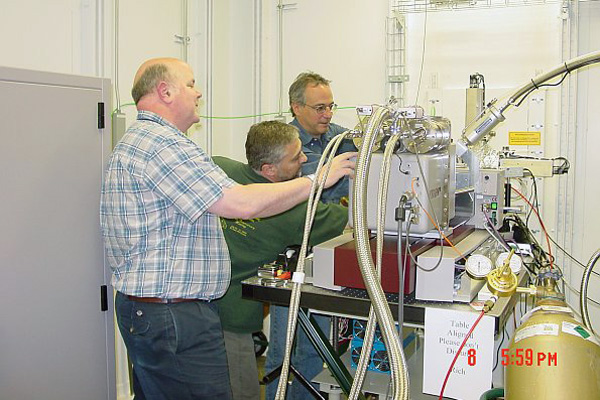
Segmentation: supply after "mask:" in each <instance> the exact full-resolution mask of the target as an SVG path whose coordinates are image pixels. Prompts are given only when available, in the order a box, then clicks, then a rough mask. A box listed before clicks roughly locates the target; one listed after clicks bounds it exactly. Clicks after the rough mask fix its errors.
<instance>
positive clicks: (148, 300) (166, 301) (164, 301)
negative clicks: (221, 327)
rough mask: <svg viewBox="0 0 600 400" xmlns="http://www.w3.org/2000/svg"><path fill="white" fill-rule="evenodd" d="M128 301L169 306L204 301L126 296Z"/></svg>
mask: <svg viewBox="0 0 600 400" xmlns="http://www.w3.org/2000/svg"><path fill="white" fill-rule="evenodd" d="M126 296H127V298H128V299H129V300H133V301H139V302H142V303H160V304H171V303H190V302H192V301H205V300H201V299H163V298H160V297H137V296H130V295H126Z"/></svg>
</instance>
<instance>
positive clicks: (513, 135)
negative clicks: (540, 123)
mask: <svg viewBox="0 0 600 400" xmlns="http://www.w3.org/2000/svg"><path fill="white" fill-rule="evenodd" d="M508 144H509V146H539V145H541V144H542V133H541V132H508Z"/></svg>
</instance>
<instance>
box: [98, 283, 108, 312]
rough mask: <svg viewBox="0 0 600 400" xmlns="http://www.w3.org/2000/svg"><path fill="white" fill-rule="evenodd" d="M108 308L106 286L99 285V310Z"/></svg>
mask: <svg viewBox="0 0 600 400" xmlns="http://www.w3.org/2000/svg"><path fill="white" fill-rule="evenodd" d="M107 310H108V288H107V286H106V285H102V286H100V311H107Z"/></svg>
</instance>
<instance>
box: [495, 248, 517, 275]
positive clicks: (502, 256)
mask: <svg viewBox="0 0 600 400" xmlns="http://www.w3.org/2000/svg"><path fill="white" fill-rule="evenodd" d="M508 254H509V253H508V251H505V252H504V253H500V254H498V257H496V268H500V267H501V266H502V265H503V264H504V261H506V258H507V257H508ZM522 268H523V260H521V257H519V256H518V255H516V254H513V256H512V257H511V258H510V269H511V270H512V272H514V273H515V274H518V273H519V272H521V269H522Z"/></svg>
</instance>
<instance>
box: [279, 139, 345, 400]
mask: <svg viewBox="0 0 600 400" xmlns="http://www.w3.org/2000/svg"><path fill="white" fill-rule="evenodd" d="M345 136H346V132H344V133H341V134H339V135H337V136H336V137H334V138H333V139H332V140H331V141H330V142H329V143H328V144H327V146H326V147H325V150H324V151H323V154H322V155H321V158H320V160H319V164H318V166H317V170H316V171H315V173H316V175H317V177H318V176H319V174H320V172H321V170H322V168H323V165H324V164H325V159H327V162H328V164H327V169H326V170H325V171H324V173H323V176H322V177H321V179H319V182H317V179H315V180H314V181H313V183H312V185H311V187H310V195H309V197H308V200H307V207H306V219H305V222H304V234H303V237H302V246H301V248H300V255H299V256H298V263H297V266H296V272H295V273H294V275H293V277H292V294H291V297H290V307H289V312H288V322H287V334H286V346H285V355H284V358H283V364H282V367H281V374H280V375H279V384H278V385H277V393H276V395H275V398H276V399H277V400H284V399H285V393H286V390H287V380H288V376H289V369H290V363H291V352H292V344H293V342H294V336H295V334H296V325H297V322H298V309H299V307H300V295H301V292H302V290H301V287H302V283H304V263H305V260H306V251H307V249H308V238H309V236H310V230H311V227H312V223H313V220H314V217H315V213H316V210H317V208H318V203H319V199H320V198H321V193H322V192H323V187H324V183H325V181H326V180H327V175H328V174H329V170H330V168H331V161H332V160H333V158H334V157H335V153H336V152H337V149H338V147H339V146H340V144H341V143H342V140H343V139H344V137H345ZM317 187H318V190H317ZM315 192H316V195H315ZM296 277H298V279H296Z"/></svg>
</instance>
